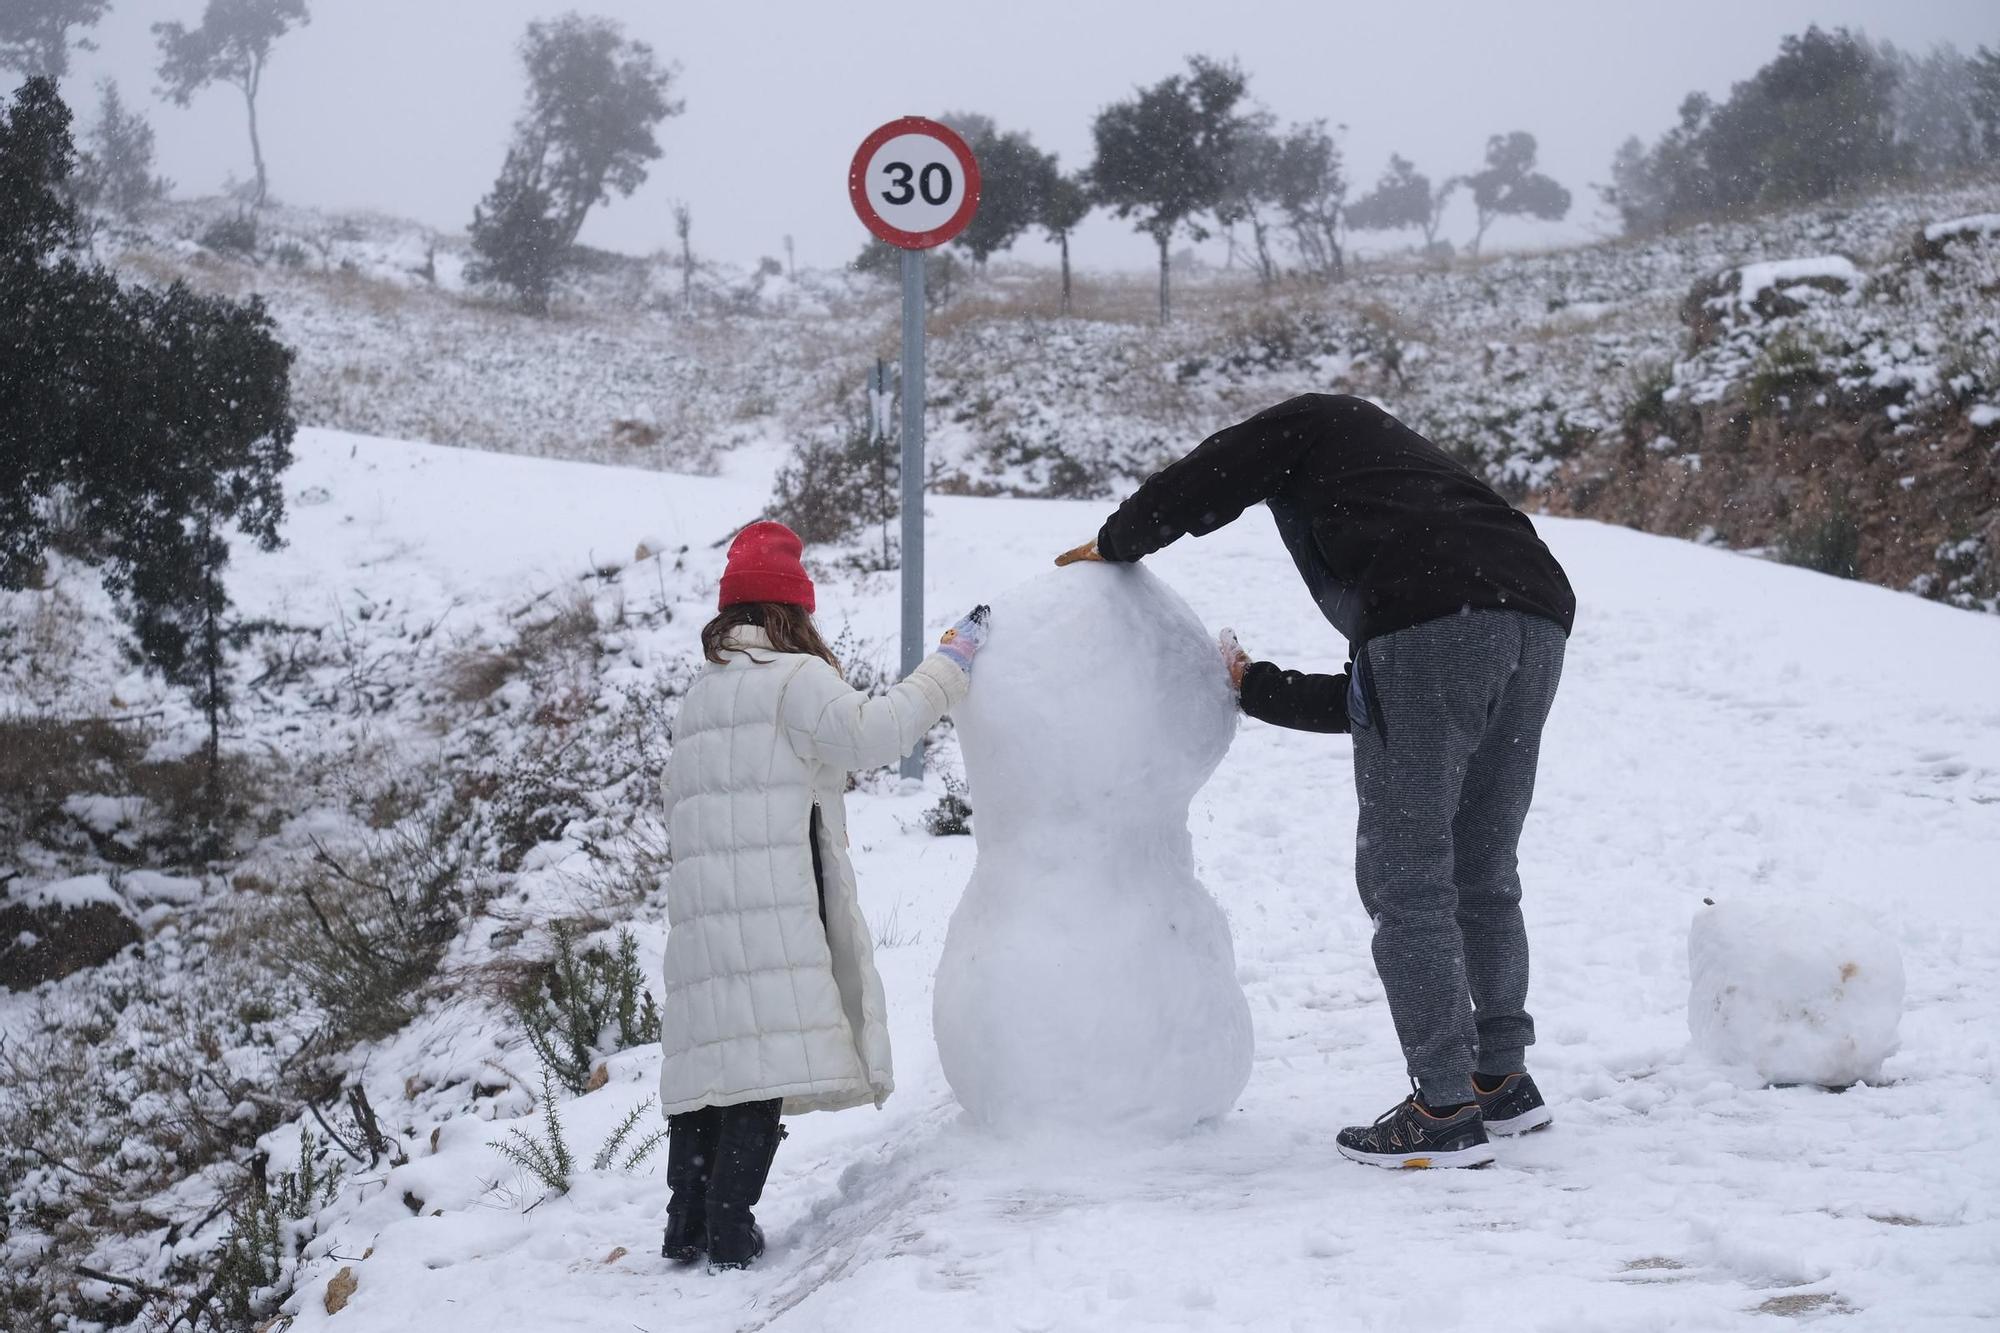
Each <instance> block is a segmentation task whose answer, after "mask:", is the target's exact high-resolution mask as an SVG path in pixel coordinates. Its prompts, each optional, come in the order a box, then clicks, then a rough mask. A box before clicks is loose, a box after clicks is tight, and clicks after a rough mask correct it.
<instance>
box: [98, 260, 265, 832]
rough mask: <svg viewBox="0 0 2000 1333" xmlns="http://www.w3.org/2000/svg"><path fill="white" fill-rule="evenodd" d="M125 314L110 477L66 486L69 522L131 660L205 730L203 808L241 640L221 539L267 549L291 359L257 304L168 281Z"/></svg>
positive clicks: (140, 293)
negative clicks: (130, 633)
mask: <svg viewBox="0 0 2000 1333" xmlns="http://www.w3.org/2000/svg"><path fill="white" fill-rule="evenodd" d="M124 303H125V307H126V329H125V333H126V337H127V339H128V340H129V346H130V347H131V349H132V350H131V354H130V355H129V357H128V358H127V359H126V364H125V366H124V368H123V375H122V380H121V382H120V383H119V384H118V385H117V387H116V390H115V396H112V395H107V399H108V401H107V402H106V404H105V406H106V407H108V408H109V409H110V410H111V411H113V412H115V414H116V416H117V418H118V420H119V429H118V431H117V435H118V437H119V438H120V440H121V443H120V444H119V445H118V446H117V451H118V461H119V463H120V464H121V465H122V466H121V467H120V468H118V469H117V470H116V471H115V473H114V474H113V475H110V476H102V477H95V478H92V479H91V480H90V481H88V482H87V483H85V484H82V485H80V486H79V487H78V490H77V498H78V499H79V500H80V501H81V505H80V515H79V517H80V519H81V522H82V526H83V528H84V529H85V530H86V531H87V532H90V533H93V534H96V538H97V555H98V558H99V559H100V560H101V561H102V562H103V563H104V565H105V569H106V578H105V583H106V586H108V587H109V588H110V589H111V590H112V591H113V592H115V593H122V594H123V595H124V597H125V601H126V603H127V608H128V612H129V615H130V619H131V621H132V625H133V629H134V630H135V631H136V634H137V637H138V650H139V658H140V660H141V661H142V662H144V663H145V664H146V665H147V666H148V667H150V668H152V669H153V670H156V671H158V672H159V673H160V674H161V675H163V676H164V677H166V679H167V680H168V681H170V682H171V683H173V684H175V685H177V686H180V687H182V688H184V689H187V690H188V691H190V692H191V694H192V695H193V697H194V703H195V706H196V707H197V708H199V709H201V711H202V715H203V717H204V718H205V719H206V721H207V724H208V752H207V757H208V764H207V768H208V775H209V798H210V799H209V805H210V809H211V810H215V809H217V808H218V805H219V796H220V785H219V783H220V775H221V768H222V719H223V718H224V717H225V716H226V715H227V713H228V712H229V706H230V694H229V688H228V680H227V669H228V659H227V652H228V649H229V648H231V647H233V646H237V645H238V644H239V643H240V641H241V638H242V634H243V631H242V627H241V626H239V625H238V624H236V623H235V622H234V621H233V620H232V618H231V617H230V602H229V596H228V593H227V592H226V591H225V590H224V588H223V583H222V571H223V567H224V566H226V565H227V564H228V563H229V543H228V542H227V541H226V540H225V539H224V537H223V531H224V529H225V528H227V527H230V526H234V527H235V528H236V529H237V531H239V532H241V533H242V534H243V535H245V536H246V537H249V538H251V539H252V540H253V541H254V542H255V543H256V544H257V546H258V548H259V549H261V550H266V551H269V550H274V549H276V547H277V546H278V545H279V539H278V528H279V525H280V523H281V522H282V521H283V519H284V512H285V506H284V493H283V490H282V489H281V487H280V484H279V478H280V477H281V476H282V475H283V473H284V470H285V469H286V468H287V467H289V466H290V465H291V461H292V455H291V441H292V437H293V435H294V433H295V431H296V427H295V424H294V421H293V418H292V410H291V363H292V352H291V350H290V349H289V348H287V347H285V346H284V345H283V344H281V343H280V342H279V341H278V339H277V329H276V325H275V324H274V323H273V322H272V319H271V316H270V314H269V312H267V311H266V310H265V308H264V304H263V302H262V300H261V299H260V298H258V297H254V296H253V297H251V298H250V300H249V301H248V302H247V303H245V304H241V305H238V304H236V303H235V302H232V301H227V300H223V299H221V298H218V297H212V296H203V295H200V294H198V293H196V292H193V291H190V290H189V289H188V288H186V287H184V286H182V285H181V284H179V283H175V284H174V285H173V286H172V287H170V288H168V289H167V290H166V291H164V292H155V291H149V290H146V289H144V288H137V289H134V290H132V291H130V292H127V293H124ZM104 470H105V471H106V472H112V469H110V468H105V469H104Z"/></svg>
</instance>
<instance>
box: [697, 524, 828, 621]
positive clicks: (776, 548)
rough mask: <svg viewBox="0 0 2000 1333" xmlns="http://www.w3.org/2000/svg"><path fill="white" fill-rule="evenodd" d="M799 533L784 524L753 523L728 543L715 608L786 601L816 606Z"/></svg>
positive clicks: (799, 604)
mask: <svg viewBox="0 0 2000 1333" xmlns="http://www.w3.org/2000/svg"><path fill="white" fill-rule="evenodd" d="M804 550H805V546H804V544H803V543H801V542H800V541H799V534H798V533H796V532H793V531H792V530H791V529H790V528H788V527H786V526H785V525H784V524H782V523H771V522H763V523H752V524H751V525H750V526H749V527H747V528H745V529H743V531H741V532H739V533H737V534H736V540H735V541H733V542H731V543H729V564H728V565H727V567H725V568H724V569H723V571H722V595H721V596H720V597H718V598H717V599H716V609H717V610H720V609H722V608H723V607H726V606H735V605H736V604H737V603H739V602H784V603H787V604H788V605H791V606H803V607H804V608H805V609H806V610H807V611H811V610H812V609H813V582H812V579H811V578H810V577H809V576H808V575H807V574H806V567H805V566H804V565H803V564H801V563H800V562H799V556H800V554H801V553H802V552H803V551H804Z"/></svg>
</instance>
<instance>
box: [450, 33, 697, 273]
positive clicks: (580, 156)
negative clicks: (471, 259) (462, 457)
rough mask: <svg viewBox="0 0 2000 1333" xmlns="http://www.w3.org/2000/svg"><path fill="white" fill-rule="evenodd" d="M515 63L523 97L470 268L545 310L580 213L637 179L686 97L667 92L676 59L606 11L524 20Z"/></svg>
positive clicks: (634, 185)
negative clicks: (524, 77)
mask: <svg viewBox="0 0 2000 1333" xmlns="http://www.w3.org/2000/svg"><path fill="white" fill-rule="evenodd" d="M521 62H522V64H524V65H525V66H526V67H527V71H528V105H527V109H526V110H525V111H523V112H522V114H521V119H520V121H519V122H518V123H517V124H516V125H515V127H514V142H513V145H512V146H511V147H510V148H509V149H508V151H507V160H506V162H505V164H504V165H503V166H502V167H501V169H500V178H499V179H498V180H497V181H496V182H495V183H494V187H493V190H492V191H491V192H490V193H489V194H488V195H487V197H486V201H485V202H484V203H483V204H482V205H481V206H480V212H479V213H475V215H474V222H473V235H472V244H473V249H474V251H475V253H476V254H477V256H478V263H477V266H476V268H475V271H474V275H473V276H474V277H475V280H481V279H482V278H483V279H486V280H496V281H499V282H502V283H505V284H507V285H508V286H511V287H513V288H514V290H515V291H516V292H517V293H518V294H519V295H520V296H521V298H522V300H523V302H524V303H525V304H526V305H527V306H528V307H529V308H530V309H532V310H535V311H537V312H546V310H547V308H548V289H549V286H550V285H551V284H552V283H553V280H554V277H555V274H556V273H557V272H558V271H559V270H560V268H561V266H562V264H563V262H564V260H565V259H566V258H567V256H568V253H569V251H570V249H571V247H573V246H574V245H575V244H576V238H577V235H578V233H579V232H581V231H582V230H583V223H584V219H585V218H586V217H588V216H589V214H590V210H591V209H592V208H594V207H596V206H597V205H598V204H601V203H604V202H606V201H607V200H609V199H610V198H611V195H612V193H613V192H614V191H615V192H616V193H618V194H620V195H626V196H629V195H631V193H632V192H633V191H634V190H637V189H638V188H639V186H640V185H642V184H644V183H645V180H646V173H647V165H646V164H647V163H649V162H652V161H653V160H655V159H656V158H658V157H659V156H660V144H659V140H658V139H657V138H655V131H656V130H657V129H658V127H659V124H660V122H661V121H663V120H665V119H666V118H667V117H669V116H675V115H679V114H680V112H681V111H682V109H683V107H684V104H683V103H681V102H677V101H673V100H671V99H670V98H669V97H668V96H667V92H668V90H669V88H670V87H671V86H672V84H673V80H674V76H675V74H676V73H677V70H676V68H675V67H674V66H672V65H662V64H661V63H660V62H659V60H658V59H657V58H656V57H655V56H654V54H653V48H652V47H650V46H648V45H647V44H646V43H644V42H634V41H627V40H626V39H625V37H624V29H623V28H621V27H620V26H619V25H618V24H617V23H615V22H613V21H612V20H610V19H605V18H585V17H583V16H582V15H580V14H573V13H572V14H565V15H564V16H563V17H561V18H559V19H551V20H546V21H543V20H537V21H536V22H533V23H530V24H529V25H528V30H527V33H526V35H525V36H524V37H523V38H522V39H521ZM482 214H483V216H484V218H485V224H484V225H483V226H482V223H481V215H482ZM502 217H505V218H507V219H510V222H509V223H508V225H506V226H501V225H500V223H499V222H498V221H497V220H498V219H500V218H502ZM517 277H518V278H519V279H520V280H519V281H517V280H516V279H517Z"/></svg>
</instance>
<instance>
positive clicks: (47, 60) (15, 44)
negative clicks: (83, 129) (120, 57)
mask: <svg viewBox="0 0 2000 1333" xmlns="http://www.w3.org/2000/svg"><path fill="white" fill-rule="evenodd" d="M109 8H111V0H7V3H6V4H4V5H0V69H13V70H18V71H19V72H20V73H22V74H25V75H27V76H28V77H30V78H33V77H35V76H36V75H41V76H42V77H44V78H48V79H55V80H58V81H60V80H61V79H63V78H65V77H66V76H67V75H68V74H69V53H70V52H71V50H78V51H95V50H96V49H97V44H96V43H95V42H93V41H91V40H90V39H89V38H87V37H75V38H72V37H71V36H70V29H72V28H94V27H96V26H97V22H98V20H99V19H101V18H103V17H104V11H106V10H107V9H109Z"/></svg>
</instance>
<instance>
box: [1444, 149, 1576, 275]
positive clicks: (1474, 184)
mask: <svg viewBox="0 0 2000 1333" xmlns="http://www.w3.org/2000/svg"><path fill="white" fill-rule="evenodd" d="M1465 183H1466V184H1467V185H1468V186H1470V187H1471V189H1472V206H1473V209H1474V210H1475V212H1476V216H1477V224H1476V230H1474V232H1473V233H1472V253H1473V254H1475V255H1476V254H1478V253H1479V244H1480V242H1481V241H1483V240H1485V239H1486V229H1487V228H1488V227H1490V226H1492V225H1493V223H1494V222H1495V221H1496V220H1497V219H1499V218H1503V217H1536V218H1541V219H1543V220H1544V221H1548V222H1554V221H1557V220H1559V219H1561V218H1563V217H1565V216H1567V215H1568V213H1569V191H1568V190H1566V189H1564V188H1563V187H1562V186H1561V185H1559V184H1557V183H1556V181H1555V180H1554V179H1553V178H1552V177H1549V176H1544V175H1542V174H1541V173H1540V172H1538V171H1536V170H1535V136H1534V135H1532V134H1529V133H1527V132H1526V131H1525V130H1515V131H1514V132H1513V133H1511V134H1496V135H1494V136H1493V137H1492V138H1490V139H1488V140H1487V141H1486V166H1485V168H1484V169H1483V170H1481V171H1477V172H1474V173H1473V174H1472V175H1471V176H1468V177H1466V182H1465Z"/></svg>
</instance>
